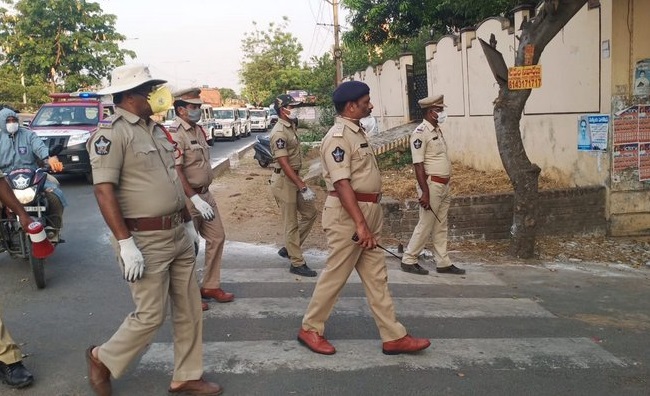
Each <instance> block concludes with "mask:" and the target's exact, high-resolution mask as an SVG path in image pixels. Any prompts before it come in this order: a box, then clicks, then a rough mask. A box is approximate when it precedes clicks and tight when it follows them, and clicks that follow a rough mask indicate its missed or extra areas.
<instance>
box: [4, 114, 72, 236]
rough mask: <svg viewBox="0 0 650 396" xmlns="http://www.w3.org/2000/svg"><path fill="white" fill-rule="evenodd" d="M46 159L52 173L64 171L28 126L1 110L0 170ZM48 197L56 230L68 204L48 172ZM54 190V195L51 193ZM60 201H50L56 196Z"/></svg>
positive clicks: (6, 172) (16, 117)
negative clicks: (58, 202)
mask: <svg viewBox="0 0 650 396" xmlns="http://www.w3.org/2000/svg"><path fill="white" fill-rule="evenodd" d="M45 161H47V163H48V164H49V165H50V168H51V169H52V171H54V172H60V171H62V170H63V164H62V163H61V161H59V159H58V158H57V157H56V156H55V155H53V156H51V157H50V153H49V149H48V148H47V146H45V143H43V141H42V140H41V139H40V138H39V137H38V135H36V133H35V132H34V131H32V130H30V129H27V128H24V127H21V126H20V123H19V121H18V115H17V114H16V112H15V111H14V110H13V109H11V108H9V107H4V108H2V109H1V110H0V171H2V172H3V173H5V174H8V173H9V172H10V171H12V170H14V169H19V168H29V169H33V170H36V169H37V168H38V167H39V165H42V164H43V163H44V162H45ZM45 190H46V194H47V199H48V201H49V202H50V203H51V204H50V205H49V207H50V208H51V210H52V211H53V213H48V220H49V222H50V224H48V225H51V226H53V227H54V228H56V229H61V226H62V225H63V207H65V206H66V205H67V202H66V199H65V196H64V195H63V191H62V190H61V188H59V182H58V181H57V180H56V179H55V178H54V177H53V176H51V175H48V176H47V180H46V181H45ZM51 193H53V194H51ZM57 198H58V200H59V201H60V205H59V204H52V201H53V200H55V199H57Z"/></svg>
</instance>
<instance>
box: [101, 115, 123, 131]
mask: <svg viewBox="0 0 650 396" xmlns="http://www.w3.org/2000/svg"><path fill="white" fill-rule="evenodd" d="M121 117H122V115H121V114H112V115H111V116H109V117H106V118H104V119H103V120H101V121H99V128H100V129H102V128H106V129H110V128H112V127H113V123H114V122H115V121H117V120H119V119H120V118H121Z"/></svg>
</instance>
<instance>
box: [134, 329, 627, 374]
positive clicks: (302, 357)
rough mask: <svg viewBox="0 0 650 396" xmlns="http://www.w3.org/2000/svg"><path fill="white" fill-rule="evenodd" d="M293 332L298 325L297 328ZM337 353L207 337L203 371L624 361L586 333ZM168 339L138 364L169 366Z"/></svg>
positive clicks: (373, 343)
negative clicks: (409, 351) (413, 350)
mask: <svg viewBox="0 0 650 396" xmlns="http://www.w3.org/2000/svg"><path fill="white" fill-rule="evenodd" d="M296 331H297V329H296ZM330 341H331V342H332V344H333V345H334V347H336V349H337V353H336V354H335V355H331V356H325V355H319V354H316V353H313V352H311V351H310V350H308V349H307V348H305V347H304V346H302V345H300V344H299V343H298V341H296V340H284V341H282V340H275V341H241V342H239V341H238V342H206V343H204V344H203V361H204V370H205V371H206V372H212V373H221V374H224V373H225V374H251V373H253V374H254V373H259V372H272V371H276V370H328V371H338V372H341V371H355V370H364V369H372V368H379V367H391V366H395V367H403V368H408V369H413V370H427V369H452V370H462V369H467V368H470V367H479V366H486V367H489V368H490V369H497V370H498V369H505V370H521V369H533V368H534V369H590V368H605V367H612V366H619V367H625V366H626V364H625V363H624V362H623V361H621V360H620V359H618V358H617V357H615V356H614V355H612V354H611V353H609V352H607V351H606V350H604V349H603V348H601V347H600V346H598V345H596V344H595V343H594V342H593V341H592V340H590V339H589V338H516V339H513V338H507V339H505V338H492V339H489V338H476V339H466V338H465V339H432V340H431V342H432V346H431V347H430V348H429V349H427V350H425V351H422V352H420V353H419V354H415V355H396V356H386V355H384V354H382V352H381V341H380V340H330ZM173 355H174V348H173V344H171V343H155V344H152V345H151V347H150V348H149V349H148V351H147V352H146V353H145V354H144V356H143V357H142V360H141V361H140V364H139V366H138V369H143V370H164V371H166V372H169V371H172V370H173V369H174V367H173V362H174V359H173Z"/></svg>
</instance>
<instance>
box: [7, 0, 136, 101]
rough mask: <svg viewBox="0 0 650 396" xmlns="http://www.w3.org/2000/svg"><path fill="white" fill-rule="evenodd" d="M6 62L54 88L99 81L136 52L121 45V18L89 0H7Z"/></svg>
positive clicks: (69, 87)
mask: <svg viewBox="0 0 650 396" xmlns="http://www.w3.org/2000/svg"><path fill="white" fill-rule="evenodd" d="M1 1H2V2H3V3H4V4H8V5H10V6H11V7H10V8H11V9H5V8H2V9H0V45H1V46H2V52H3V55H2V61H4V62H5V64H6V65H10V66H12V67H14V68H15V69H16V70H17V71H18V72H19V73H22V74H23V75H24V76H25V78H26V79H27V83H28V84H30V85H31V83H32V82H36V81H38V80H42V81H48V82H49V84H50V85H51V88H52V90H56V89H63V90H66V91H74V90H77V89H79V88H85V87H89V86H93V85H97V84H98V83H99V81H100V80H101V78H102V77H105V76H107V75H108V73H109V71H110V70H111V69H113V68H115V67H116V66H119V65H121V64H123V63H124V58H125V56H129V57H134V56H135V53H134V52H133V51H129V50H123V49H120V48H119V46H118V43H119V42H121V41H124V40H125V38H126V37H124V36H123V35H121V34H119V33H117V32H116V31H115V26H114V25H115V21H116V16H115V15H111V14H104V13H103V11H102V9H101V7H100V6H99V4H98V3H94V2H89V1H85V0H18V1H15V2H14V1H13V0H1Z"/></svg>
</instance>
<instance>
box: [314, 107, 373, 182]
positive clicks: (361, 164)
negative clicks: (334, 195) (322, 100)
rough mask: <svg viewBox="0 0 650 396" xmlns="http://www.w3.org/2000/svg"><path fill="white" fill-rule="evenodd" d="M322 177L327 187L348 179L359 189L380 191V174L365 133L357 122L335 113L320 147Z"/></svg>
mask: <svg viewBox="0 0 650 396" xmlns="http://www.w3.org/2000/svg"><path fill="white" fill-rule="evenodd" d="M320 156H321V163H322V166H323V177H324V178H325V184H326V185H327V190H328V191H334V190H335V188H334V183H336V182H337V181H339V180H343V179H349V180H350V184H351V186H352V189H353V190H354V191H355V192H359V193H380V192H381V175H380V173H379V166H378V165H377V160H376V159H375V154H374V152H373V151H372V147H370V144H369V143H368V139H367V138H366V133H365V132H364V131H363V129H362V128H360V127H359V126H358V125H356V124H354V123H353V122H351V121H348V120H346V119H344V118H341V117H336V120H335V123H334V126H332V128H330V130H329V132H327V135H325V137H324V138H323V141H322V142H321V148H320Z"/></svg>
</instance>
